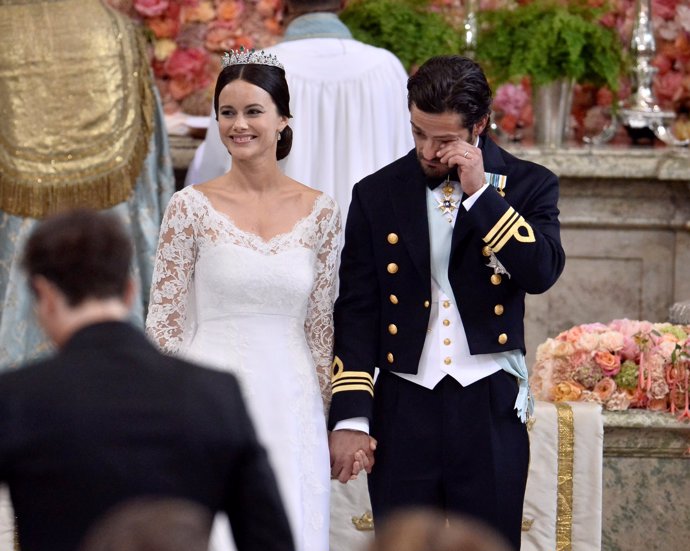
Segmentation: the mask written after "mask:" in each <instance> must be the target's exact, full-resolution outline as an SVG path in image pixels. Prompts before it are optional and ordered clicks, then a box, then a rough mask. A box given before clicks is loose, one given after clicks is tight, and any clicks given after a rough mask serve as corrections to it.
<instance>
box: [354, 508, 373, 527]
mask: <svg viewBox="0 0 690 551" xmlns="http://www.w3.org/2000/svg"><path fill="white" fill-rule="evenodd" d="M352 524H354V525H355V528H356V529H357V530H359V531H360V532H366V531H369V530H373V529H374V517H373V515H372V514H371V511H365V512H364V514H363V515H362V516H360V517H352Z"/></svg>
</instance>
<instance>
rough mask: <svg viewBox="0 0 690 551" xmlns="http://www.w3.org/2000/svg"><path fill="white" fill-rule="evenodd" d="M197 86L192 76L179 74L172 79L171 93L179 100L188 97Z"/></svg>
mask: <svg viewBox="0 0 690 551" xmlns="http://www.w3.org/2000/svg"><path fill="white" fill-rule="evenodd" d="M195 88H196V87H195V85H194V81H193V80H192V79H190V78H187V77H184V76H178V77H173V78H172V79H170V95H171V96H172V97H173V99H175V100H177V101H180V100H181V99H183V98H185V97H187V96H188V95H189V94H191V93H192V92H193V91H194V89H195Z"/></svg>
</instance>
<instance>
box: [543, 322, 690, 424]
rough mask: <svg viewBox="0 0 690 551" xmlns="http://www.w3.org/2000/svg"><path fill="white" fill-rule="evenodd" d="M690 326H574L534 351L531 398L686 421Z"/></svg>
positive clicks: (689, 407) (689, 404)
mask: <svg viewBox="0 0 690 551" xmlns="http://www.w3.org/2000/svg"><path fill="white" fill-rule="evenodd" d="M689 377H690V326H681V325H672V324H670V323H656V324H652V323H650V322H648V321H635V320H628V319H620V320H614V321H612V322H611V323H609V324H608V325H605V324H602V323H592V324H586V325H577V326H575V327H572V328H571V329H568V330H567V331H564V332H563V333H561V334H560V335H558V336H557V337H556V338H550V339H547V340H546V341H545V342H544V343H542V344H541V345H539V347H538V348H537V355H536V363H535V365H534V367H533V369H532V390H533V392H534V395H535V397H536V398H537V399H540V400H548V401H554V402H560V401H588V402H597V403H600V404H602V405H603V407H604V408H605V409H607V410H625V409H628V408H644V409H649V410H654V411H669V412H671V413H675V414H677V415H678V417H679V419H690V399H689V396H688V386H689Z"/></svg>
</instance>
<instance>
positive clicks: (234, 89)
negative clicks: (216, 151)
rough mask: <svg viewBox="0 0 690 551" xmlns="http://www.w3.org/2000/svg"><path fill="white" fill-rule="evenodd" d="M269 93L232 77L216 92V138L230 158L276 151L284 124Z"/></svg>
mask: <svg viewBox="0 0 690 551" xmlns="http://www.w3.org/2000/svg"><path fill="white" fill-rule="evenodd" d="M287 123H288V120H287V117H281V116H280V115H279V114H278V109H277V108H276V105H275V103H274V102H273V99H272V98H271V95H270V94H269V93H268V92H266V90H264V89H263V88H260V87H259V86H255V85H254V84H250V83H249V82H246V81H244V80H233V81H232V82H231V83H229V84H228V85H227V86H226V87H225V88H223V89H222V90H221V92H220V95H219V96H218V126H219V129H220V138H221V140H222V141H223V144H224V145H225V147H226V148H227V149H228V151H229V152H230V155H232V157H233V159H237V160H240V159H252V158H255V157H256V156H260V155H263V154H270V155H271V157H272V158H273V159H275V155H276V147H277V142H278V132H279V131H281V130H283V128H285V126H286V125H287Z"/></svg>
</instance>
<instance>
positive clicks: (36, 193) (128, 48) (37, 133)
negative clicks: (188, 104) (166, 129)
mask: <svg viewBox="0 0 690 551" xmlns="http://www.w3.org/2000/svg"><path fill="white" fill-rule="evenodd" d="M1 9H2V17H0V116H1V120H2V124H0V209H2V210H4V211H6V212H8V213H10V214H14V215H18V216H29V217H34V218H40V217H43V216H46V215H48V214H50V213H53V212H56V211H58V210H61V209H64V208H71V207H77V206H81V207H92V208H99V209H100V208H109V207H112V206H114V205H116V204H118V203H121V202H123V201H125V200H127V198H128V197H129V196H130V195H131V193H132V190H133V188H134V185H135V183H136V179H137V176H138V175H139V172H140V171H141V166H142V163H143V161H144V159H145V157H146V154H147V152H148V144H149V139H150V137H151V133H152V131H153V124H154V123H153V108H154V97H153V92H152V87H151V86H152V83H151V75H150V69H149V66H148V58H147V55H146V45H145V43H144V40H143V36H142V35H141V34H140V33H139V32H138V31H137V29H136V28H135V27H134V25H132V23H131V22H130V21H129V20H128V19H127V18H126V17H125V16H123V15H121V14H119V13H117V12H115V11H114V10H112V9H111V8H108V7H106V6H104V5H103V4H101V2H99V1H98V0H63V1H52V2H46V1H42V2H41V1H33V2H32V1H26V2H9V5H8V4H7V3H4V2H3V5H2V8H1Z"/></svg>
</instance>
